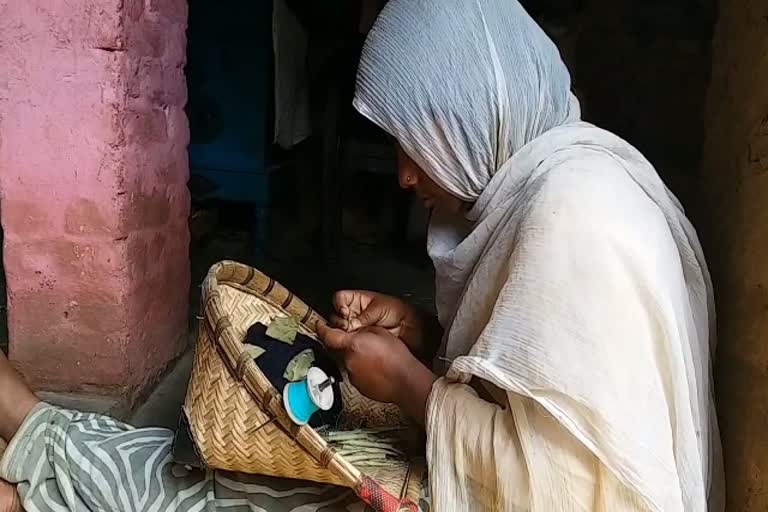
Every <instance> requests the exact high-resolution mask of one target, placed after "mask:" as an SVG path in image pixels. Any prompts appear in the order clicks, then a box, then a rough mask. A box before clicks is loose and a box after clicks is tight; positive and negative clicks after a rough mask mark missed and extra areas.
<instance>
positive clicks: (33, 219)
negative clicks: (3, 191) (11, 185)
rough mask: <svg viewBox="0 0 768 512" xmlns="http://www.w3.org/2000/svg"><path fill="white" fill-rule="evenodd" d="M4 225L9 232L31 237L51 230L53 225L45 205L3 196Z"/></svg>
mask: <svg viewBox="0 0 768 512" xmlns="http://www.w3.org/2000/svg"><path fill="white" fill-rule="evenodd" d="M3 225H4V228H5V230H6V231H7V232H9V233H13V234H14V235H17V236H22V237H29V236H35V235H39V234H42V233H46V232H49V231H50V229H51V227H52V225H51V222H50V219H49V216H48V211H47V209H46V208H45V206H44V205H41V204H39V203H36V202H34V201H25V200H18V199H11V198H8V197H5V198H3Z"/></svg>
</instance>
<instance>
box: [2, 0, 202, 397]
mask: <svg viewBox="0 0 768 512" xmlns="http://www.w3.org/2000/svg"><path fill="white" fill-rule="evenodd" d="M186 19H187V6H186V1H185V0H66V1H65V0H23V1H20V0H0V194H1V195H0V208H1V213H2V223H3V228H4V230H5V247H4V258H5V271H6V275H7V281H8V305H9V311H8V313H9V330H10V351H11V358H12V359H13V360H14V361H15V363H16V364H17V365H18V367H19V368H20V369H21V370H22V371H23V373H24V374H25V375H26V377H27V378H28V380H29V381H30V382H31V383H32V384H33V386H35V387H36V388H37V389H45V390H54V391H86V392H96V393H99V394H108V395H109V394H113V395H119V396H122V397H126V398H128V399H129V400H133V399H135V397H136V396H137V395H138V393H140V392H141V391H142V390H144V389H145V388H146V387H147V385H148V384H150V383H151V382H152V380H153V379H156V378H157V376H158V375H159V373H160V372H161V371H163V369H164V368H165V367H166V366H167V364H168V362H169V361H170V360H172V359H173V358H174V357H175V356H177V355H178V354H179V352H180V351H181V350H182V349H183V346H184V343H185V340H186V330H187V309H188V292H189V258H188V238H189V236H188V230H187V217H188V212H189V193H188V191H187V187H186V181H187V176H188V162H187V155H186V146H187V141H188V127H187V120H186V117H185V115H184V111H183V107H184V103H185V101H186V84H185V80H184V72H183V65H184V61H185V45H186V41H185V29H186Z"/></svg>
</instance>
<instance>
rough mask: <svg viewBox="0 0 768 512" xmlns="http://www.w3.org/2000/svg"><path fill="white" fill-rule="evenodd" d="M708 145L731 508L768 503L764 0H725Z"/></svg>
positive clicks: (767, 58)
mask: <svg viewBox="0 0 768 512" xmlns="http://www.w3.org/2000/svg"><path fill="white" fill-rule="evenodd" d="M720 7H721V18H720V20H719V22H718V27H717V33H716V36H715V44H714V50H715V51H714V66H713V70H712V84H711V87H710V90H709V112H708V116H707V136H706V142H705V146H704V159H703V162H704V166H703V176H704V183H703V184H704V189H703V193H702V197H703V199H704V200H703V205H704V206H705V210H706V218H707V219H708V222H707V224H706V229H704V230H703V231H702V234H703V235H704V242H705V249H706V250H707V253H708V258H709V261H710V266H711V269H712V273H713V277H714V279H715V291H716V294H717V305H718V320H719V346H718V364H717V366H718V368H717V375H716V376H717V387H718V390H717V391H718V393H717V398H718V407H719V412H720V418H721V430H722V437H723V444H724V453H725V463H726V476H727V481H728V510H733V511H739V512H757V511H761V512H762V511H764V510H768V0H723V1H722V2H721V6H720Z"/></svg>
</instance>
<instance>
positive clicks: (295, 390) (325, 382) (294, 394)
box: [283, 366, 334, 425]
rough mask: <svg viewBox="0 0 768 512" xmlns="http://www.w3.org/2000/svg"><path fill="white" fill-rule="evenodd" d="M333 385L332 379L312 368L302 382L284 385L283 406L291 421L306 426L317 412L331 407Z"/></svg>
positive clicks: (321, 371) (319, 370) (318, 369)
mask: <svg viewBox="0 0 768 512" xmlns="http://www.w3.org/2000/svg"><path fill="white" fill-rule="evenodd" d="M333 383H334V380H333V377H328V375H326V374H325V372H324V371H323V370H321V369H320V368H316V367H314V366H313V367H312V368H310V369H309V371H308V372H307V377H306V378H305V379H304V380H300V381H298V382H290V383H288V384H286V386H285V389H284V390H283V404H284V405H285V411H286V412H287V413H288V416H290V418H291V420H293V422H294V423H296V424H297V425H306V424H307V422H309V419H310V418H311V417H312V415H313V414H315V413H316V412H317V411H319V410H323V411H327V410H329V409H330V408H331V407H333V387H332V386H331V385H332V384H333Z"/></svg>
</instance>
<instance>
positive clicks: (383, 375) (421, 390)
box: [317, 324, 437, 423]
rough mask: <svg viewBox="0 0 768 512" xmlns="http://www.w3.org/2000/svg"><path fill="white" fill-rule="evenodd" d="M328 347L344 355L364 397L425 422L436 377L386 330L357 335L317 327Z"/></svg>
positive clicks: (352, 379) (363, 331) (352, 376)
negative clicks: (388, 404) (394, 405)
mask: <svg viewBox="0 0 768 512" xmlns="http://www.w3.org/2000/svg"><path fill="white" fill-rule="evenodd" d="M317 333H318V335H319V336H320V339H321V340H322V341H323V342H324V343H325V345H326V346H327V347H328V348H329V349H331V350H335V351H338V352H341V353H342V354H343V356H344V363H345V365H346V367H347V371H348V372H349V379H350V381H351V382H352V385H353V386H355V387H356V388H357V389H358V390H359V391H360V392H361V393H362V394H364V395H365V396H367V397H368V398H371V399H373V400H376V401H379V402H386V403H396V404H398V405H400V406H401V407H402V408H403V409H404V410H405V412H406V413H408V414H409V415H411V416H413V417H414V419H415V420H417V421H419V422H420V423H423V421H424V410H425V408H426V403H427V398H428V396H429V393H430V391H431V390H432V384H434V382H435V380H436V378H437V377H435V375H434V374H433V373H432V372H431V371H430V370H429V369H428V368H427V367H426V366H424V365H423V364H422V363H421V362H420V361H419V360H418V359H416V357H414V356H413V354H411V352H410V350H408V347H406V346H405V343H403V342H402V341H401V340H400V339H398V338H396V337H395V336H394V335H392V334H391V333H390V332H389V331H387V330H386V329H383V328H381V327H370V328H366V329H362V330H359V331H354V332H346V331H343V330H341V329H334V328H331V327H329V326H327V325H325V324H318V326H317Z"/></svg>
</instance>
